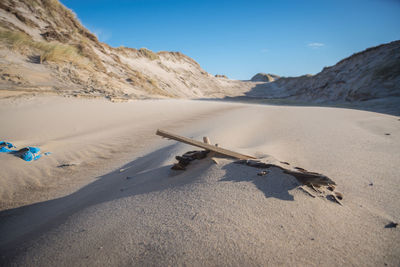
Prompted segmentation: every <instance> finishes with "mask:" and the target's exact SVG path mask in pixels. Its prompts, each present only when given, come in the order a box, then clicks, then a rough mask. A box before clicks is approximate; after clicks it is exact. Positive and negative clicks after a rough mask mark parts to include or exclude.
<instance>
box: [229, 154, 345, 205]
mask: <svg viewBox="0 0 400 267" xmlns="http://www.w3.org/2000/svg"><path fill="white" fill-rule="evenodd" d="M235 163H236V164H243V165H247V166H250V167H254V168H258V169H269V168H271V167H275V168H278V169H281V170H282V172H283V173H286V174H289V175H292V176H294V177H295V178H296V179H297V180H298V181H299V182H300V183H302V184H303V185H304V186H306V187H308V188H310V189H311V190H313V191H314V192H315V193H316V194H317V195H319V196H321V197H325V198H327V199H329V200H331V201H333V202H336V203H338V204H340V205H342V203H341V200H343V194H342V193H340V192H337V191H336V190H335V189H336V188H335V185H336V183H335V182H334V181H333V180H331V179H330V178H329V177H327V176H325V175H323V174H321V173H316V172H309V171H307V170H305V169H303V168H300V167H292V166H290V164H289V163H287V162H282V161H278V160H276V159H275V158H273V157H267V158H264V159H260V160H238V161H236V162H235ZM267 174H268V173H265V174H262V175H260V173H259V174H258V175H260V176H263V175H267ZM304 186H301V187H300V189H302V190H303V191H304V192H305V193H306V194H308V195H310V196H312V197H315V195H314V194H313V193H311V192H310V191H309V190H308V189H307V188H306V187H304Z"/></svg>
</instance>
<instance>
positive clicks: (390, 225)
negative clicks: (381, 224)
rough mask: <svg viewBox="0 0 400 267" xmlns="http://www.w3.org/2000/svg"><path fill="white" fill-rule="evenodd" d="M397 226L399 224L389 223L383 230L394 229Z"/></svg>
mask: <svg viewBox="0 0 400 267" xmlns="http://www.w3.org/2000/svg"><path fill="white" fill-rule="evenodd" d="M397 225H399V224H398V223H395V222H390V223H388V224H386V225H385V228H396V227H397Z"/></svg>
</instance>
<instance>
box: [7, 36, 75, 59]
mask: <svg viewBox="0 0 400 267" xmlns="http://www.w3.org/2000/svg"><path fill="white" fill-rule="evenodd" d="M0 41H1V42H2V43H3V44H5V45H7V46H8V47H9V48H11V49H13V50H16V51H20V52H25V53H27V52H28V51H29V50H34V51H35V52H37V53H38V54H39V55H40V59H41V62H44V61H53V62H76V61H78V60H79V58H80V57H81V56H80V55H79V53H78V50H77V48H76V47H74V46H71V45H65V44H60V43H56V42H51V43H48V42H37V41H34V40H32V38H31V37H30V36H29V35H27V34H25V33H23V32H18V31H8V30H3V29H0Z"/></svg>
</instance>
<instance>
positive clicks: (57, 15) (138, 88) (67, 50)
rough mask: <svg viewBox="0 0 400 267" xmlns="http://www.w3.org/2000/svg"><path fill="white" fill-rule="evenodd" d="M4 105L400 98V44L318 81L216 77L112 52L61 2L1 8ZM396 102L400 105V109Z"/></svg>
mask: <svg viewBox="0 0 400 267" xmlns="http://www.w3.org/2000/svg"><path fill="white" fill-rule="evenodd" d="M0 77H1V79H0V89H1V90H0V97H10V96H15V95H21V94H37V93H41V94H44V93H45V94H49V93H50V94H57V95H64V96H86V97H106V98H109V99H111V100H124V99H143V98H224V97H243V96H244V97H251V98H254V97H255V98H264V99H289V100H295V101H303V102H308V103H310V102H317V103H324V102H337V103H339V102H341V103H343V102H360V101H366V100H376V99H386V98H391V99H393V98H396V99H398V98H400V41H394V42H391V43H388V44H383V45H379V46H376V47H372V48H369V49H367V50H365V51H362V52H359V53H356V54H354V55H352V56H350V57H348V58H346V59H343V60H342V61H340V62H339V63H337V64H336V65H334V66H331V67H326V68H324V69H323V70H322V71H321V72H320V73H318V74H316V75H304V76H300V77H279V76H278V75H274V74H266V73H258V74H256V75H255V76H254V77H252V79H251V80H250V81H238V80H231V79H229V78H228V77H226V76H225V75H215V76H213V75H211V74H209V73H207V72H206V71H205V70H203V69H202V68H201V67H200V65H199V64H198V63H197V62H196V61H194V60H193V59H192V58H190V57H188V56H186V55H184V54H182V53H180V52H165V51H162V52H157V53H155V52H153V51H151V50H148V49H146V48H140V49H134V48H127V47H118V48H113V47H110V46H109V45H107V44H105V43H102V42H99V41H98V39H97V37H96V36H95V35H94V34H92V33H91V32H89V31H88V30H87V29H86V28H85V27H83V26H82V25H81V24H80V23H79V21H78V19H77V18H76V16H75V14H74V13H73V12H72V11H71V10H69V9H67V8H66V7H64V6H63V5H62V4H61V3H60V2H58V1H57V0H29V1H28V0H22V1H14V0H4V1H2V2H1V3H0ZM397 102H398V101H397Z"/></svg>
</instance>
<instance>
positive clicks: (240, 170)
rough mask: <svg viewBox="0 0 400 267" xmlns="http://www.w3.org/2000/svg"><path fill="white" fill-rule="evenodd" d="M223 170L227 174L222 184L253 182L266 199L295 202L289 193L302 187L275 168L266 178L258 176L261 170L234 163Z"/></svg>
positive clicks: (269, 171) (292, 178)
mask: <svg viewBox="0 0 400 267" xmlns="http://www.w3.org/2000/svg"><path fill="white" fill-rule="evenodd" d="M222 169H223V170H225V171H226V174H225V176H224V177H223V178H222V179H221V180H220V181H221V182H224V181H233V182H251V183H253V184H254V185H255V186H256V187H257V189H259V190H260V191H261V192H263V193H264V196H265V197H266V198H271V197H272V198H277V199H281V200H286V201H293V200H294V198H293V196H292V195H291V194H290V193H289V191H290V190H292V189H294V188H296V187H298V186H299V185H300V183H299V182H298V181H297V180H296V178H294V177H293V176H291V175H288V174H285V173H283V172H282V171H281V170H280V169H278V168H275V167H272V168H269V169H268V171H267V172H268V173H267V175H265V176H259V175H257V173H259V172H260V171H261V170H258V169H255V168H253V167H248V166H243V165H239V164H234V163H230V164H227V165H225V166H224V167H223V168H222Z"/></svg>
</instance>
